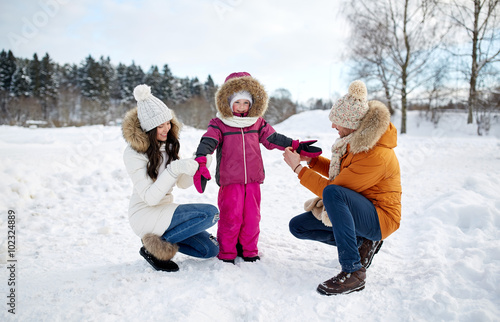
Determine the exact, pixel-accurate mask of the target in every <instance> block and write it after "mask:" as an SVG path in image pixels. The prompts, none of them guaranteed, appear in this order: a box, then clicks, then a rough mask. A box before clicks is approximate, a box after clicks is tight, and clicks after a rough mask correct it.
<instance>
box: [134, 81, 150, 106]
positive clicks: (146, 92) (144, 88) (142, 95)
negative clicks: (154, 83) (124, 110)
mask: <svg viewBox="0 0 500 322" xmlns="http://www.w3.org/2000/svg"><path fill="white" fill-rule="evenodd" d="M150 95H151V87H149V86H148V85H145V84H142V85H137V86H136V87H135V88H134V98H135V100H136V101H138V102H139V101H144V100H145V99H146V98H148V97H149V96H150Z"/></svg>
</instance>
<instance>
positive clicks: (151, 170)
mask: <svg viewBox="0 0 500 322" xmlns="http://www.w3.org/2000/svg"><path fill="white" fill-rule="evenodd" d="M176 127H177V125H175V124H174V123H173V122H172V123H171V128H170V131H168V134H167V141H166V142H161V141H158V140H157V139H156V133H157V130H156V127H155V128H154V129H152V130H150V131H148V132H146V134H147V135H148V138H149V142H150V144H149V148H148V150H147V151H146V155H147V156H148V160H149V161H148V166H147V173H148V176H149V177H150V178H151V179H153V180H156V179H157V178H158V168H159V167H160V164H161V163H162V162H163V155H162V154H161V152H160V147H161V145H162V144H166V146H165V150H166V152H167V157H168V160H167V164H166V165H165V166H167V165H168V164H169V163H170V162H172V161H173V160H178V159H179V149H180V144H179V140H178V138H177V136H176V134H175V133H178V130H177V128H176Z"/></svg>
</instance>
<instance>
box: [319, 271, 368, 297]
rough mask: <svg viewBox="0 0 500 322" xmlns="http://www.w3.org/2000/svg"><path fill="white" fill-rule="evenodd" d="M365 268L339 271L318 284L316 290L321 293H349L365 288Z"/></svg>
mask: <svg viewBox="0 0 500 322" xmlns="http://www.w3.org/2000/svg"><path fill="white" fill-rule="evenodd" d="M365 279H366V268H364V267H361V268H360V269H359V270H357V271H355V272H353V273H346V272H340V273H339V274H338V275H337V276H335V277H332V278H330V279H329V280H327V281H324V282H323V283H321V284H319V285H318V288H317V291H318V293H320V294H323V295H337V294H349V293H352V292H357V291H361V290H362V289H364V288H365Z"/></svg>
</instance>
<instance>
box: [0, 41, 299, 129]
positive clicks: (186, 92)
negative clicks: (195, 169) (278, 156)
mask: <svg viewBox="0 0 500 322" xmlns="http://www.w3.org/2000/svg"><path fill="white" fill-rule="evenodd" d="M144 83H145V84H148V85H149V86H151V91H152V93H153V94H154V95H155V96H156V97H158V98H159V99H161V100H162V101H163V102H165V103H166V104H167V106H169V107H170V108H172V109H173V110H174V111H175V113H176V115H177V117H178V118H179V119H180V120H181V121H182V122H183V123H184V124H187V125H190V126H194V127H197V128H206V126H207V124H208V121H209V120H210V119H211V118H213V117H214V116H215V114H216V108H215V102H214V96H215V93H216V91H217V89H218V87H217V86H216V85H215V83H214V81H213V79H212V77H211V76H210V75H208V77H207V79H206V80H205V82H202V81H200V80H199V79H198V78H196V77H195V78H188V77H184V78H181V77H176V76H174V75H173V74H172V72H171V70H170V68H169V66H168V64H165V65H163V67H162V68H161V69H160V68H158V66H151V68H150V69H149V70H148V71H146V72H144V71H143V70H142V68H141V67H140V66H138V65H136V64H135V63H134V62H132V64H130V65H125V64H123V63H119V64H118V65H116V66H115V65H113V64H112V63H111V60H110V58H109V57H107V58H104V57H100V58H99V59H96V58H94V57H92V56H91V55H89V56H88V57H86V58H85V59H84V60H83V61H82V62H81V63H80V64H79V65H76V64H64V65H59V64H57V63H55V62H54V61H53V60H52V59H51V57H50V56H49V54H48V53H46V54H45V56H43V57H42V59H39V57H38V55H37V54H36V53H35V54H34V55H33V58H32V59H25V58H19V57H15V56H14V54H13V53H12V51H10V50H9V51H8V52H6V51H5V50H2V52H0V117H1V118H0V120H1V121H0V124H10V125H29V124H32V123H35V124H38V125H45V126H74V125H76V126H79V125H92V124H113V123H114V122H116V121H117V120H120V119H121V118H122V117H123V115H124V114H125V113H126V111H128V110H129V109H131V108H133V107H134V106H136V102H135V99H134V97H133V89H134V87H135V86H136V85H138V84H144ZM296 112H297V105H296V104H295V103H293V102H292V101H291V95H290V93H289V92H288V91H287V90H286V89H279V90H277V91H276V92H275V95H273V96H271V98H270V101H269V109H268V112H267V114H266V119H267V120H268V121H269V122H270V123H272V124H275V123H279V122H281V121H283V120H284V119H286V118H288V117H289V116H291V115H293V114H295V113H296Z"/></svg>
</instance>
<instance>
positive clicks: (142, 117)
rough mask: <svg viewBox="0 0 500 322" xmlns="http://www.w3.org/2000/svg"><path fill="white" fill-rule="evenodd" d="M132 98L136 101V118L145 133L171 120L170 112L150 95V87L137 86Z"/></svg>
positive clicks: (163, 104)
mask: <svg viewBox="0 0 500 322" xmlns="http://www.w3.org/2000/svg"><path fill="white" fill-rule="evenodd" d="M134 97H135V99H136V101H137V116H138V117H139V122H140V123H141V128H142V129H143V130H144V131H145V132H148V131H150V130H152V129H154V128H155V127H157V126H158V125H160V124H163V123H165V122H168V121H170V120H171V119H172V112H170V110H169V108H168V107H167V105H165V103H163V102H162V101H161V100H160V99H158V98H156V97H154V96H153V94H151V87H149V86H148V85H145V84H142V85H137V86H136V87H135V88H134Z"/></svg>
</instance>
